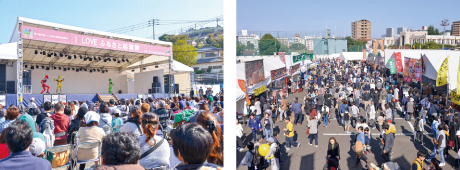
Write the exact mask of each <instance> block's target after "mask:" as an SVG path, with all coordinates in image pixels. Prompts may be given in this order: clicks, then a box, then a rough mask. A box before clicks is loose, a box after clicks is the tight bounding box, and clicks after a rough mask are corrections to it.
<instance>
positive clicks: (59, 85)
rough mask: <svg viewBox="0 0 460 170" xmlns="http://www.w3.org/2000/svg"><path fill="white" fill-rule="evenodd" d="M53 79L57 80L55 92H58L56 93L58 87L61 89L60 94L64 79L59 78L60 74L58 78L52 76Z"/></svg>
mask: <svg viewBox="0 0 460 170" xmlns="http://www.w3.org/2000/svg"><path fill="white" fill-rule="evenodd" d="M54 81H57V87H56V94H59V93H58V90H59V89H60V90H61V94H62V87H61V83H62V82H63V81H64V78H62V79H61V76H58V79H56V77H54Z"/></svg>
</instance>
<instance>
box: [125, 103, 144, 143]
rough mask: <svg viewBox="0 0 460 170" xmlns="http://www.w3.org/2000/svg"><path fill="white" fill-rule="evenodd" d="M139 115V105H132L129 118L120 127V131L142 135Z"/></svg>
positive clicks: (140, 113)
mask: <svg viewBox="0 0 460 170" xmlns="http://www.w3.org/2000/svg"><path fill="white" fill-rule="evenodd" d="M141 116H142V112H141V109H140V107H137V106H134V107H133V108H131V115H130V118H129V119H128V121H126V123H125V124H124V125H123V126H122V127H121V128H120V132H128V133H132V134H134V135H136V136H140V135H142V127H141V119H142V118H141Z"/></svg>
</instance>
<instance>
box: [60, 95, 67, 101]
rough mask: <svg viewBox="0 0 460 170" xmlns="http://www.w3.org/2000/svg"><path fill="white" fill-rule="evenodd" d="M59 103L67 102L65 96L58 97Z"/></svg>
mask: <svg viewBox="0 0 460 170" xmlns="http://www.w3.org/2000/svg"><path fill="white" fill-rule="evenodd" d="M59 101H60V102H67V95H65V94H62V95H59Z"/></svg>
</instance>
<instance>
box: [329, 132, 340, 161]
mask: <svg viewBox="0 0 460 170" xmlns="http://www.w3.org/2000/svg"><path fill="white" fill-rule="evenodd" d="M331 158H333V159H336V160H337V164H338V163H339V160H340V146H339V143H337V140H336V139H335V138H334V137H331V138H329V142H328V145H327V159H331Z"/></svg>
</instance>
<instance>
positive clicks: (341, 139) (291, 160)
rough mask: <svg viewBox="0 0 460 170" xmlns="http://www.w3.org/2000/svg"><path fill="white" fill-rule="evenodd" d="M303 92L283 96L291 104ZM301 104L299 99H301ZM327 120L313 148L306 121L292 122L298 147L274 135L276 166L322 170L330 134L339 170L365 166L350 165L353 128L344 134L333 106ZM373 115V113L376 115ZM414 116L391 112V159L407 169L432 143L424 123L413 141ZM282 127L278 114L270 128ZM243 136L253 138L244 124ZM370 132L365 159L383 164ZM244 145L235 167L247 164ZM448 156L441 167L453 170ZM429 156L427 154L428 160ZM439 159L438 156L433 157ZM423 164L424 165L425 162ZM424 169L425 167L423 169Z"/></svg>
mask: <svg viewBox="0 0 460 170" xmlns="http://www.w3.org/2000/svg"><path fill="white" fill-rule="evenodd" d="M305 95H306V93H305V91H304V92H302V93H301V94H299V93H295V94H291V95H289V97H288V98H287V100H288V102H289V103H292V102H293V100H294V97H298V98H299V100H301V99H303V97H304V96H305ZM302 103H303V102H302ZM303 114H305V113H303ZM364 115H365V111H364V109H363V108H362V107H360V116H364ZM330 117H331V119H330V123H329V125H328V127H323V124H320V125H319V127H318V147H317V148H316V147H314V141H313V146H311V145H309V142H310V139H309V138H308V135H306V131H307V120H305V119H304V121H303V122H302V125H299V124H297V125H294V130H295V136H294V140H295V141H297V142H299V143H301V146H300V147H299V148H295V147H291V150H290V151H287V152H286V150H285V149H284V142H285V136H283V134H282V133H280V135H279V136H278V141H279V143H281V145H282V147H281V161H280V167H281V169H283V170H287V169H293V170H296V169H322V168H323V167H324V165H325V163H326V156H327V155H326V152H327V145H328V144H327V142H328V140H329V138H330V137H335V138H336V139H337V142H338V143H339V145H340V157H341V159H340V162H339V164H340V167H341V169H342V170H347V169H350V170H351V169H366V166H365V165H364V162H363V161H361V164H360V165H359V166H358V168H353V166H354V164H355V162H356V154H355V153H354V151H353V150H352V149H351V146H352V145H353V144H352V141H353V140H354V136H355V134H356V133H357V131H356V130H355V129H353V128H350V132H351V134H347V133H346V132H345V131H344V128H343V127H339V126H338V125H339V124H338V122H337V119H336V118H335V109H333V110H332V112H331V116H330ZM376 117H377V114H376ZM290 118H291V121H293V120H294V116H293V113H292V114H291V116H290ZM414 121H415V120H414V119H412V121H411V122H409V121H405V120H404V117H403V115H402V114H400V113H399V114H398V115H395V122H396V137H395V144H394V147H393V154H392V158H391V160H392V161H394V162H397V163H398V164H399V166H401V169H410V165H411V163H412V162H413V161H414V159H415V158H416V154H417V151H418V150H423V151H425V153H426V154H427V155H428V154H431V150H432V149H433V142H432V136H430V132H431V128H430V127H429V126H428V125H425V131H424V133H425V134H424V136H423V139H424V143H425V144H424V145H421V144H419V143H415V142H414V141H413V138H414V136H413V131H414V130H413V124H414ZM285 127H286V123H285V122H279V116H278V118H277V122H276V123H275V129H274V131H278V132H280V130H281V131H282V130H283V129H284V128H285ZM243 128H244V131H243V133H244V137H243V138H242V139H243V142H244V145H246V144H247V143H248V142H250V141H253V137H252V135H251V130H250V129H249V127H248V126H244V127H243ZM371 133H372V140H371V147H372V149H371V151H372V153H369V154H368V155H367V157H368V158H369V161H370V162H372V163H374V164H376V165H377V166H379V167H380V166H381V165H382V163H384V160H383V158H382V156H381V153H382V149H381V148H380V147H379V143H380V131H379V130H378V129H371ZM265 142H266V139H264V140H263V143H265ZM246 151H247V148H245V150H244V151H242V152H238V153H237V168H238V170H245V169H247V166H241V165H239V164H240V162H241V160H242V159H243V157H244V155H245V153H246ZM449 155H450V157H449V158H447V159H446V166H444V167H442V168H443V169H444V170H447V169H453V168H452V165H454V162H455V159H454V158H453V157H452V156H456V153H454V152H453V151H452V150H449ZM428 157H429V156H427V159H428ZM437 159H438V160H439V157H437ZM424 166H425V167H426V168H427V164H426V162H425V163H424ZM427 169H428V168H427Z"/></svg>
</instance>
